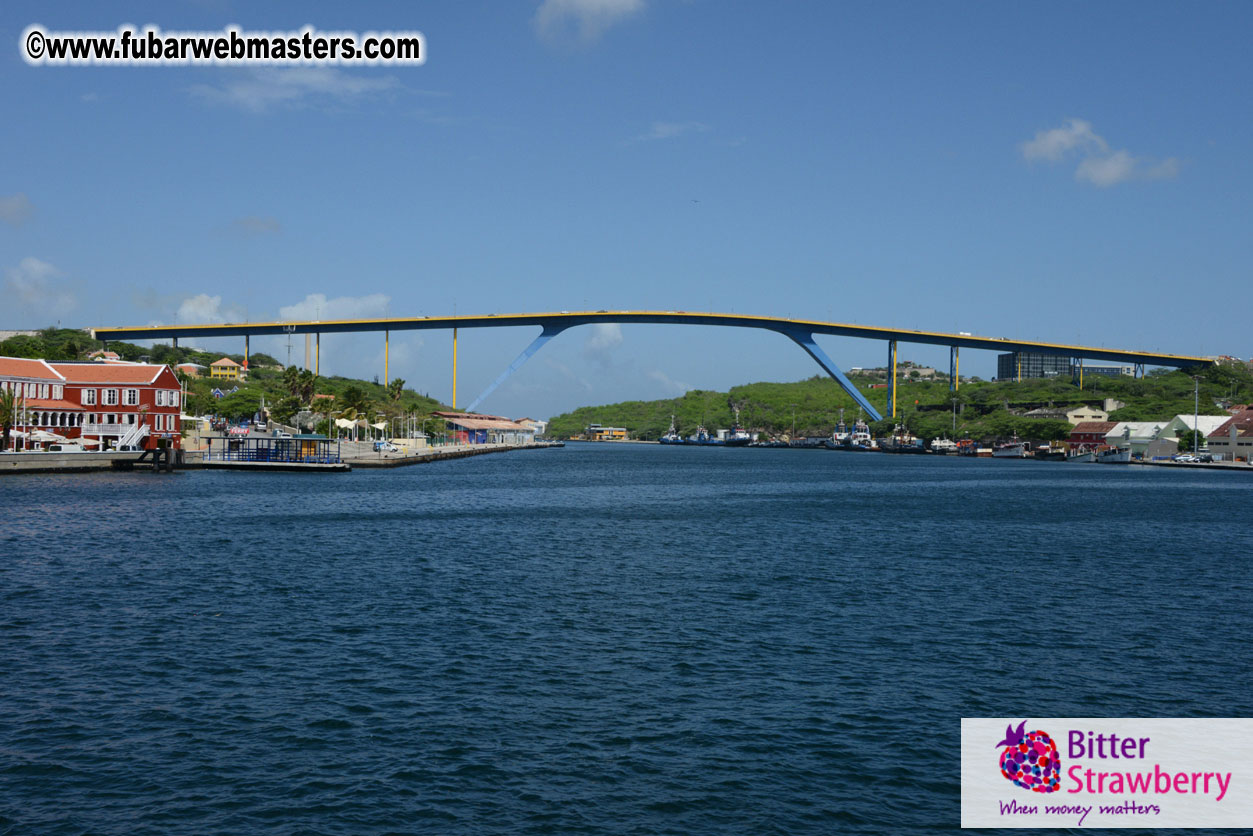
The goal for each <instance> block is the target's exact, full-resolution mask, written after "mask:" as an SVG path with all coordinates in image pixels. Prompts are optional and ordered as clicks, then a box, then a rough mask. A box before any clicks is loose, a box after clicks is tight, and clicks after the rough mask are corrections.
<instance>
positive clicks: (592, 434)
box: [585, 424, 627, 441]
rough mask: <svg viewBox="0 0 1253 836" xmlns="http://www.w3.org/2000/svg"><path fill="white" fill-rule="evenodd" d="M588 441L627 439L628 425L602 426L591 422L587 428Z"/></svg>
mask: <svg viewBox="0 0 1253 836" xmlns="http://www.w3.org/2000/svg"><path fill="white" fill-rule="evenodd" d="M585 433H586V435H587V439H588V441H626V437H627V430H626V427H602V426H601V425H600V424H589V425H588V427H587V429H586V430H585Z"/></svg>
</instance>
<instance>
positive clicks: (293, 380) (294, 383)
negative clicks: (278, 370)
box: [283, 366, 300, 397]
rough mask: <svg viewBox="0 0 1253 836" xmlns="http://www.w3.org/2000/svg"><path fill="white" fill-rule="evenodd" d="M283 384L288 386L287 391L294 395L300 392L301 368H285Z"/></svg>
mask: <svg viewBox="0 0 1253 836" xmlns="http://www.w3.org/2000/svg"><path fill="white" fill-rule="evenodd" d="M283 385H284V386H286V387H287V391H288V392H290V393H291V395H292V397H297V396H299V394H300V369H298V368H296V367H295V366H288V367H287V368H285V369H283Z"/></svg>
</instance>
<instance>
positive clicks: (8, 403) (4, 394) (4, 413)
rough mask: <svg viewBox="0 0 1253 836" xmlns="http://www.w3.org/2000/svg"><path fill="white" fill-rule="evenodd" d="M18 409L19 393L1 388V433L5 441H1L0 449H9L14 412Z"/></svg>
mask: <svg viewBox="0 0 1253 836" xmlns="http://www.w3.org/2000/svg"><path fill="white" fill-rule="evenodd" d="M16 409H17V395H16V394H15V393H14V391H13V390H12V389H9V388H4V389H0V433H2V434H3V441H0V450H8V449H9V433H11V432H12V431H13V418H14V412H15V411H16Z"/></svg>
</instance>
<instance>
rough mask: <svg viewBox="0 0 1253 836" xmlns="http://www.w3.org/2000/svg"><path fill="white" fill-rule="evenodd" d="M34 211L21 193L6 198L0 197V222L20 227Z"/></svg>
mask: <svg viewBox="0 0 1253 836" xmlns="http://www.w3.org/2000/svg"><path fill="white" fill-rule="evenodd" d="M34 211H35V207H33V206H31V203H30V200H29V199H28V198H27V197H26V195H25V194H23V193H22V192H18V193H17V194H14V195H9V196H8V197H0V221H4V222H5V223H7V224H12V225H13V226H21V225H22V224H24V223H26V219H27V218H29V217H30V216H31V213H32V212H34Z"/></svg>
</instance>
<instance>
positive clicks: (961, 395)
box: [548, 366, 1253, 441]
mask: <svg viewBox="0 0 1253 836" xmlns="http://www.w3.org/2000/svg"><path fill="white" fill-rule="evenodd" d="M850 380H851V381H852V382H853V384H854V385H855V386H857V388H858V389H860V390H861V391H862V393H863V394H865V395H866V397H867V399H868V400H869V401H870V402H871V403H872V404H873V405H874V406H875V408H877V409H878V410H879V411H880V412H881V413H882V414H884V415H886V414H887V413H888V409H887V389H886V388H871V387H872V386H876V385H880V386H881V385H882V384H883V383H884V380H883V378H882V377H875V376H872V375H857V376H850ZM1200 393H1201V412H1202V413H1203V414H1204V413H1209V414H1215V413H1216V411H1217V409H1218V405H1219V404H1229V403H1232V402H1241V403H1243V402H1247V401H1248V400H1250V399H1253V375H1250V373H1249V370H1248V369H1247V368H1246V367H1244V366H1214V367H1211V368H1209V369H1206V370H1205V371H1203V372H1202V373H1201V381H1200ZM1105 398H1116V399H1118V400H1120V401H1122V402H1124V403H1125V404H1126V406H1125V407H1123V408H1120V409H1118V410H1116V411H1115V412H1113V413H1111V415H1110V420H1116V421H1136V420H1157V419H1168V418H1170V417H1172V416H1174V415H1177V414H1180V413H1190V412H1192V409H1193V380H1192V378H1191V377H1190V376H1189V374H1188V373H1185V372H1181V371H1164V370H1159V371H1155V372H1152V373H1150V374H1149V375H1147V376H1146V377H1144V378H1143V379H1135V378H1131V377H1117V378H1115V377H1094V376H1089V377H1087V378H1085V380H1084V388H1083V390H1080V389H1079V388H1078V387H1077V386H1075V385H1074V384H1073V383H1071V382H1070V381H1069V380H1061V379H1057V378H1048V379H1044V378H1038V379H1031V380H1024V381H1022V382H1021V383H1016V382H1009V381H1006V382H990V381H981V380H974V381H970V382H963V383H962V384H961V387H960V389H959V390H958V391H957V392H956V393H953V392H951V391H949V383H948V379H947V378H946V377H941V378H939V379H937V380H934V381H918V380H909V379H904V380H901V381H900V383H899V388H898V394H897V410H898V415H899V416H900V417H899V418H898V421H900V422H903V423H904V424H905V425H906V426H907V427H908V428H909V429H910V430H911V431H912V432H914V433H915V434H916V435H918V436H920V437H924V438H928V439H930V438H933V437H936V436H946V437H958V438H964V437H967V436H969V437H972V438H976V439H981V440H991V439H995V438H1008V437H1010V436H1013V435H1018V436H1020V437H1022V438H1027V439H1032V440H1040V441H1048V440H1053V439H1062V438H1065V437H1066V435H1067V434H1068V433H1069V430H1070V425H1069V424H1068V423H1067V422H1065V421H1055V420H1038V419H1032V418H1024V417H1022V413H1024V412H1027V411H1028V410H1031V409H1035V408H1038V407H1049V406H1055V407H1070V406H1078V405H1081V404H1088V405H1097V406H1099V405H1100V404H1101V402H1102V401H1103V400H1104V399H1105ZM954 401H956V403H954ZM736 406H738V407H739V409H740V422H741V424H742V425H743V426H744V427H745V428H746V429H749V430H755V431H759V432H764V433H765V434H766V435H768V436H770V437H773V438H779V437H783V436H789V437H790V436H792V435H793V427H795V433H794V434H795V436H807V435H809V436H818V435H824V436H825V435H830V434H831V431H832V429H833V427H834V426H835V424H836V422H837V421H838V420H839V417H840V410H841V409H843V410H844V418H845V420H846V421H847V422H849V423H852V422H853V421H854V420H855V419H856V418H857V417H858V413H859V409H858V406H857V404H856V403H855V402H854V401H853V399H852V398H851V397H849V396H848V395H847V394H845V393H844V391H843V390H842V389H840V388H839V386H838V385H837V384H836V383H835V381H833V380H831V379H830V378H827V377H819V376H815V377H811V378H809V379H808V380H801V381H797V382H795V383H750V384H746V385H743V386H736V387H733V388H732V389H731V390H730V391H729V392H713V391H701V390H696V391H692V392H688V393H686V394H684V395H683V396H682V397H679V398H674V399H667V400H657V401H626V402H624V403H616V404H607V405H604V406H588V407H582V408H580V409H576V410H574V411H573V412H568V413H565V414H562V415H558V416H556V417H555V418H553V419H552V420H551V422H550V424H549V429H548V433H549V435H551V436H553V437H555V438H571V437H574V436H577V435H578V434H580V433H582V432H583V429H584V427H586V426H587V425H588V424H591V423H599V424H604V425H607V426H618V427H626V428H627V429H628V430H629V431H630V433H631V437H632V438H638V439H650V440H651V439H656V438H658V437H659V436H661V435H662V434H664V433H665V432H666V430H667V429H668V428H669V426H670V416H671V415H672V414H673V415H674V419H675V423H676V425H677V426H678V429H679V432H680V433H683V434H685V435H687V434H690V433H691V432H692V431H693V430H694V429H695V428H696V426H697V425H698V424H704V425H705V426H706V427H707V428H709V429H710V430H711V431H712V430H714V429H716V428H719V427H728V426H730V425H731V422H732V408H733V407H736ZM954 411H956V413H957V414H956V429H954ZM895 423H897V422H895V421H892V420H884V421H881V422H879V423H877V424H875V425H873V426H872V431H874V432H875V433H876V434H883V433H887V432H890V431H891V429H892V426H893V424H895Z"/></svg>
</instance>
